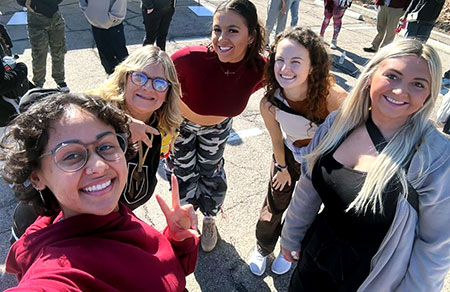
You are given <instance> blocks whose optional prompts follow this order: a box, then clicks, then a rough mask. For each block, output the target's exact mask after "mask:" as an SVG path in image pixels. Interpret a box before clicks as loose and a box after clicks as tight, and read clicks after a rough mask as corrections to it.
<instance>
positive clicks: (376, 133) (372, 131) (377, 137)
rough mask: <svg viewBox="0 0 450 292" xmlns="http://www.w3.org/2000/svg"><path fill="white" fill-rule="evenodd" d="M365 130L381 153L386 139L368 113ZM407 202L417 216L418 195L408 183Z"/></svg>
mask: <svg viewBox="0 0 450 292" xmlns="http://www.w3.org/2000/svg"><path fill="white" fill-rule="evenodd" d="M366 128H367V132H368V133H369V136H370V139H371V140H372V142H373V144H374V145H375V148H376V149H377V151H378V152H381V151H383V149H384V147H386V145H387V141H386V139H384V137H383V134H381V132H380V129H378V127H377V126H376V125H375V124H374V122H373V120H372V115H371V113H370V112H369V117H368V119H367V121H366ZM411 160H412V155H411V156H410V158H409V160H408V162H407V163H406V165H405V169H406V171H407V170H408V168H409V165H410V164H411ZM407 200H408V202H409V203H410V204H411V206H412V207H413V208H414V209H415V210H416V212H417V214H419V194H418V193H417V191H416V190H415V189H414V187H413V186H412V185H411V184H410V183H409V181H408V198H407Z"/></svg>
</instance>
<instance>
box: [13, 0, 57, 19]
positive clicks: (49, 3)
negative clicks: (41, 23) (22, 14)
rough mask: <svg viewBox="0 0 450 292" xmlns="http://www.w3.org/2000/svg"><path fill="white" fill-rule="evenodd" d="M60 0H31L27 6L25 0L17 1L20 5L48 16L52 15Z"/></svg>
mask: <svg viewBox="0 0 450 292" xmlns="http://www.w3.org/2000/svg"><path fill="white" fill-rule="evenodd" d="M61 2H62V0H31V1H30V5H29V6H27V5H26V4H27V0H17V3H18V4H19V5H21V6H24V7H27V8H28V9H31V10H33V11H34V12H36V13H39V14H42V15H44V16H47V17H48V18H51V17H53V15H55V13H56V12H57V11H58V5H59V4H60V3H61Z"/></svg>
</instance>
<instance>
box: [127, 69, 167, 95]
mask: <svg viewBox="0 0 450 292" xmlns="http://www.w3.org/2000/svg"><path fill="white" fill-rule="evenodd" d="M131 82H133V83H134V84H135V85H138V86H145V87H147V88H149V86H150V84H151V86H152V88H153V89H154V90H156V91H158V92H164V91H166V90H167V89H168V88H169V87H170V86H171V85H172V84H171V83H170V82H169V81H167V80H166V79H163V78H150V77H148V76H147V75H145V74H144V73H142V72H131Z"/></svg>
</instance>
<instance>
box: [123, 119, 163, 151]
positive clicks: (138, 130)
mask: <svg viewBox="0 0 450 292" xmlns="http://www.w3.org/2000/svg"><path fill="white" fill-rule="evenodd" d="M130 119H131V121H130V123H129V125H128V126H129V127H130V132H131V143H136V142H138V141H142V142H144V143H145V144H146V145H147V146H148V147H149V148H151V147H152V142H151V141H150V139H149V138H148V135H147V133H150V134H153V135H159V131H158V129H155V128H153V127H150V126H149V125H147V124H146V123H144V122H143V121H141V120H138V119H135V118H133V117H130Z"/></svg>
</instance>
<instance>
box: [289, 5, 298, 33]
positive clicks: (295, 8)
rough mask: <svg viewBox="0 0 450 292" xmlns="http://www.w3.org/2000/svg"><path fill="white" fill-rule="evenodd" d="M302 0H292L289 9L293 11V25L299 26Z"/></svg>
mask: <svg viewBox="0 0 450 292" xmlns="http://www.w3.org/2000/svg"><path fill="white" fill-rule="evenodd" d="M299 4H300V0H291V6H290V7H289V11H290V12H291V27H294V26H297V24H298V6H299Z"/></svg>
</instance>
